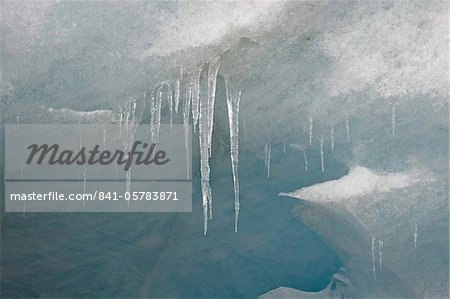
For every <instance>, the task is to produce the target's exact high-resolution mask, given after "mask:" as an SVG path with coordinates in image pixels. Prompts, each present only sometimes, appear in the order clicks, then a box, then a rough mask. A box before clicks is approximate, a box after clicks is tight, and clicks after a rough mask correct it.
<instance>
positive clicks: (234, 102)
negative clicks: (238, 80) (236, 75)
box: [225, 78, 241, 232]
mask: <svg viewBox="0 0 450 299" xmlns="http://www.w3.org/2000/svg"><path fill="white" fill-rule="evenodd" d="M225 82H226V83H225V84H226V85H225V86H226V88H225V89H226V93H227V107H228V123H229V126H230V156H231V169H232V171H233V185H234V231H235V232H237V231H238V220H239V207H240V203H239V103H240V101H241V92H240V91H239V92H238V94H237V96H232V95H231V93H230V90H229V86H228V84H229V82H228V78H227V80H226V81H225Z"/></svg>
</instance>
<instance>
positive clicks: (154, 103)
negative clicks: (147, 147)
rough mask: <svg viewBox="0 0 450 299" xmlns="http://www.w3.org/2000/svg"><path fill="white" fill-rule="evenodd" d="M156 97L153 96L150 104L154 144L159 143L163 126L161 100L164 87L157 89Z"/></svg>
mask: <svg viewBox="0 0 450 299" xmlns="http://www.w3.org/2000/svg"><path fill="white" fill-rule="evenodd" d="M155 93H156V96H155V95H153V94H152V97H151V102H150V117H151V120H150V121H151V123H150V130H151V133H152V142H153V143H157V142H159V128H160V126H161V100H162V95H163V86H160V87H159V88H158V87H157V88H155Z"/></svg>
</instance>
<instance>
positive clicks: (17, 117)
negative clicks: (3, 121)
mask: <svg viewBox="0 0 450 299" xmlns="http://www.w3.org/2000/svg"><path fill="white" fill-rule="evenodd" d="M16 122H17V124H19V123H20V117H19V114H17V115H16Z"/></svg>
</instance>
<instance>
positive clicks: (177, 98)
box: [175, 66, 183, 114]
mask: <svg viewBox="0 0 450 299" xmlns="http://www.w3.org/2000/svg"><path fill="white" fill-rule="evenodd" d="M181 80H183V66H181V68H180V75H179V77H178V78H177V80H176V81H175V114H178V106H179V104H180V95H181Z"/></svg>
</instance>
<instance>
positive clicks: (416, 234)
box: [411, 221, 419, 248]
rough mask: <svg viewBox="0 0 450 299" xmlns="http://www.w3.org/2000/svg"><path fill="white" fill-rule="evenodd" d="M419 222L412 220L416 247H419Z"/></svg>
mask: <svg viewBox="0 0 450 299" xmlns="http://www.w3.org/2000/svg"><path fill="white" fill-rule="evenodd" d="M418 228H419V227H418V224H417V222H416V221H412V222H411V231H412V233H413V240H414V248H416V247H417V237H418Z"/></svg>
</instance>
